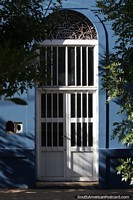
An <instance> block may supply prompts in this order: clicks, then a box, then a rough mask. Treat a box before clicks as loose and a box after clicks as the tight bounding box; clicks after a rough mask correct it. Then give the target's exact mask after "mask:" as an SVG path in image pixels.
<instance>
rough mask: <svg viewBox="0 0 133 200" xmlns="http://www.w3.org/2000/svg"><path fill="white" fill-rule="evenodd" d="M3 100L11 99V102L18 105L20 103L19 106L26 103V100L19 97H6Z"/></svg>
mask: <svg viewBox="0 0 133 200" xmlns="http://www.w3.org/2000/svg"><path fill="white" fill-rule="evenodd" d="M5 100H7V101H11V102H13V103H15V104H18V105H21V106H26V105H27V102H26V101H25V100H23V99H20V98H6V99H5Z"/></svg>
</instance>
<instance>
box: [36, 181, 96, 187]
mask: <svg viewBox="0 0 133 200" xmlns="http://www.w3.org/2000/svg"><path fill="white" fill-rule="evenodd" d="M36 187H37V188H39V189H41V188H42V189H98V187H99V182H97V181H92V182H44V181H38V182H36Z"/></svg>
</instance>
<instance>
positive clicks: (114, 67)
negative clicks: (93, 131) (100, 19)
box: [97, 0, 133, 185]
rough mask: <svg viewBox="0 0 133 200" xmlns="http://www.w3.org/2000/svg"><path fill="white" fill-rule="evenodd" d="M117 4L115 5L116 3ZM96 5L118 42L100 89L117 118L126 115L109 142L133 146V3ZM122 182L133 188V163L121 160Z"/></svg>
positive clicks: (106, 1) (107, 0)
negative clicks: (116, 109) (115, 109)
mask: <svg viewBox="0 0 133 200" xmlns="http://www.w3.org/2000/svg"><path fill="white" fill-rule="evenodd" d="M116 2H117V3H116ZM97 5H98V6H99V8H101V12H102V13H103V14H104V15H105V16H106V17H105V20H109V21H112V29H113V31H114V35H115V36H117V38H118V39H117V41H116V43H115V46H114V50H115V53H114V54H111V55H110V56H109V62H108V63H106V65H103V66H102V67H101V75H102V86H103V89H105V90H106V91H108V100H111V99H114V101H115V102H116V103H117V104H118V105H119V106H120V111H119V112H118V114H121V113H125V114H126V117H125V119H123V120H122V121H121V122H115V123H114V130H113V134H112V137H111V139H114V138H115V137H118V142H122V143H123V144H124V145H128V146H129V145H133V14H132V10H133V1H132V0H124V1H115V0H98V1H97ZM117 172H118V174H121V176H122V181H128V180H130V184H132V185H133V161H132V159H131V158H128V159H127V160H124V159H122V160H121V165H120V166H119V167H118V168H117Z"/></svg>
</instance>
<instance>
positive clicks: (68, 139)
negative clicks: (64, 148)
mask: <svg viewBox="0 0 133 200" xmlns="http://www.w3.org/2000/svg"><path fill="white" fill-rule="evenodd" d="M63 137H64V138H65V139H67V140H71V138H69V137H67V136H66V135H64V136H63Z"/></svg>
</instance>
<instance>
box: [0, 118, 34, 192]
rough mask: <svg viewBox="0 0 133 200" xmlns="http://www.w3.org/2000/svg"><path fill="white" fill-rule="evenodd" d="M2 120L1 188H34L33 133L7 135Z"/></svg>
mask: <svg viewBox="0 0 133 200" xmlns="http://www.w3.org/2000/svg"><path fill="white" fill-rule="evenodd" d="M5 127H6V122H5V121H4V120H3V119H1V118H0V188H31V187H32V188H33V187H34V185H35V149H34V148H30V145H29V147H28V143H29V144H30V142H34V136H33V134H32V133H20V134H14V133H7V132H6V128H5Z"/></svg>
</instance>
